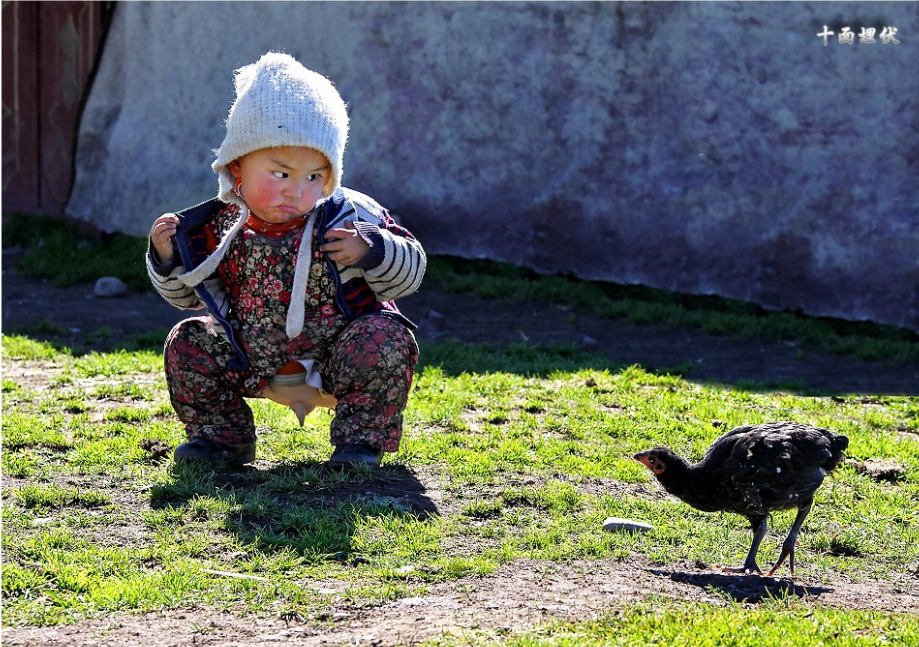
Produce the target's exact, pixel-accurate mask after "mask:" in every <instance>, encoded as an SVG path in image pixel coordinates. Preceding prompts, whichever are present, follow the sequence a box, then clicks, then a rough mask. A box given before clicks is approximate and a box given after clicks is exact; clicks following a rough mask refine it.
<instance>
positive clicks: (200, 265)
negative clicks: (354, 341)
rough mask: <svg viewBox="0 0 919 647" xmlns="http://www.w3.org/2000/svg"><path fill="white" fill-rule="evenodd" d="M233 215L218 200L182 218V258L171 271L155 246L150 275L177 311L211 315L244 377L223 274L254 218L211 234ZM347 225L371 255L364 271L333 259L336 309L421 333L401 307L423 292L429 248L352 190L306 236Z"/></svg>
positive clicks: (329, 204) (330, 204)
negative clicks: (217, 221)
mask: <svg viewBox="0 0 919 647" xmlns="http://www.w3.org/2000/svg"><path fill="white" fill-rule="evenodd" d="M228 207H229V206H228V205H227V204H225V203H223V202H221V201H220V200H218V199H216V198H214V199H211V200H208V201H207V202H202V203H201V204H198V205H195V206H193V207H190V208H188V209H184V210H182V211H179V212H177V213H176V215H177V216H178V217H179V226H178V229H177V231H176V235H175V238H174V239H173V240H174V245H175V248H176V252H177V253H176V254H174V255H173V260H172V262H171V263H163V262H162V261H161V260H160V259H159V257H158V254H157V253H156V250H155V249H154V248H153V245H152V243H151V244H150V245H149V246H148V250H147V274H148V275H149V277H150V281H151V282H152V284H153V287H154V288H156V290H157V292H159V294H160V295H161V296H162V297H163V298H164V299H165V300H166V301H167V302H169V303H170V304H172V305H174V306H175V307H177V308H181V309H198V308H201V307H205V308H207V310H208V311H209V313H210V315H211V317H213V319H214V320H215V321H216V322H217V323H218V324H220V326H221V328H222V329H223V331H224V332H225V333H226V336H227V339H228V341H229V342H230V344H231V345H232V346H233V348H234V349H235V350H236V353H237V356H238V357H237V361H236V362H235V365H232V366H231V368H234V369H237V370H244V369H246V368H248V365H249V362H248V359H247V358H246V356H245V353H244V352H243V350H242V346H241V345H240V344H239V342H238V341H237V339H236V335H235V333H234V331H233V327H232V326H231V324H230V322H229V320H228V318H227V315H228V312H229V307H230V304H229V300H228V299H227V293H226V289H225V286H224V285H223V283H222V281H221V280H220V276H219V273H218V271H217V269H218V266H219V265H220V261H221V260H222V259H223V257H224V255H225V253H226V251H227V249H228V248H229V245H230V242H231V241H232V240H233V238H234V237H235V236H236V234H237V233H238V232H239V231H240V230H241V229H242V226H243V224H244V223H245V221H246V218H247V216H248V211H247V210H245V209H240V210H239V211H240V215H239V218H238V220H237V221H236V224H235V225H233V227H232V228H230V230H229V231H228V232H227V233H226V234H225V235H224V236H223V237H222V239H220V240H217V239H216V238H215V236H214V234H213V229H212V228H211V227H210V226H209V225H210V224H211V223H212V222H213V220H214V218H215V216H217V215H218V214H220V213H221V212H223V211H224V210H226V209H228ZM229 208H235V205H234V206H233V207H229ZM345 220H350V221H351V222H353V223H354V227H355V229H356V230H357V232H358V234H359V235H360V236H361V237H362V238H363V239H364V240H365V241H366V242H367V243H368V244H369V245H370V251H369V252H368V253H367V255H366V256H365V257H364V258H363V259H362V260H361V262H360V263H359V264H358V265H356V266H350V267H344V266H342V265H339V264H338V263H335V262H333V261H331V260H329V259H328V258H327V259H326V262H327V263H328V264H329V271H330V274H331V275H332V277H333V278H334V279H335V282H336V285H337V291H336V297H335V305H336V307H337V308H338V309H339V310H340V311H341V313H342V314H343V315H344V316H345V318H346V319H347V320H348V321H353V320H354V319H356V318H357V317H360V316H363V315H366V314H381V315H385V316H390V317H393V318H395V319H397V320H399V321H401V322H402V323H403V324H404V325H405V326H407V327H408V328H409V329H410V330H414V329H415V325H414V324H413V323H412V322H411V321H409V320H408V318H406V317H405V316H404V315H402V314H401V313H400V312H399V309H398V307H397V306H396V304H395V303H393V301H394V300H395V299H397V298H399V297H403V296H407V295H409V294H411V293H413V292H415V291H416V290H417V289H418V287H419V286H420V285H421V280H422V278H423V277H424V271H425V268H426V266H427V257H426V256H425V253H424V249H423V248H422V246H421V243H419V242H418V240H417V239H416V238H415V237H414V236H413V235H412V234H411V232H409V231H408V230H407V229H405V228H404V227H401V226H400V225H398V224H397V223H396V222H395V220H393V218H392V217H391V216H390V215H389V213H388V212H387V210H386V209H384V208H383V207H381V206H380V205H379V204H378V203H377V202H376V201H374V200H373V199H372V198H370V197H368V196H366V195H364V194H362V193H359V192H357V191H354V190H353V189H348V188H345V187H342V188H340V189H338V190H337V191H336V192H335V193H333V194H332V195H331V196H330V197H329V198H328V199H326V200H325V201H323V202H321V203H320V204H319V205H317V206H316V208H315V209H314V210H313V211H312V213H311V215H310V216H309V221H308V223H307V225H306V231H312V230H313V227H314V225H315V223H316V222H317V221H318V225H319V234H320V235H321V236H325V233H326V232H328V231H329V230H331V229H334V228H336V227H342V226H344V221H345ZM311 238H312V237H311V236H304V237H303V242H302V244H301V246H300V250H299V251H298V255H297V268H296V272H295V275H294V285H293V290H292V294H291V306H290V311H289V312H288V315H287V335H288V337H290V338H293V337H296V336H297V335H298V334H300V332H301V330H302V327H303V317H304V312H303V310H304V308H305V294H306V281H307V277H308V276H309V260H310V253H311V244H312V240H311Z"/></svg>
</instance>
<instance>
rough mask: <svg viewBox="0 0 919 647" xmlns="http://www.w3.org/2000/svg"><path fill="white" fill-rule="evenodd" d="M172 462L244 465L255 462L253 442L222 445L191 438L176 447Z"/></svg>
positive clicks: (205, 439)
mask: <svg viewBox="0 0 919 647" xmlns="http://www.w3.org/2000/svg"><path fill="white" fill-rule="evenodd" d="M173 460H175V462H176V463H216V464H226V465H244V464H246V463H251V462H252V461H254V460H255V441H254V440H253V441H252V442H251V443H244V444H242V445H224V444H223V443H218V442H215V441H213V440H208V439H207V438H193V439H192V440H189V441H188V442H187V443H182V444H181V445H179V446H178V447H176V450H175V454H174V455H173Z"/></svg>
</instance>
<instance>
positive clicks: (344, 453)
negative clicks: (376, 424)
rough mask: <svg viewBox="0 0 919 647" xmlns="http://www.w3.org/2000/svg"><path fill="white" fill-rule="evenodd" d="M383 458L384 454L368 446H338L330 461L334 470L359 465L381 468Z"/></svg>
mask: <svg viewBox="0 0 919 647" xmlns="http://www.w3.org/2000/svg"><path fill="white" fill-rule="evenodd" d="M382 458H383V452H381V451H378V450H376V449H373V448H372V447H369V446H368V445H338V446H337V447H335V451H334V452H332V457H331V458H330V459H329V467H331V468H334V469H343V468H347V467H356V466H357V465H367V466H368V467H379V466H380V460H381V459H382Z"/></svg>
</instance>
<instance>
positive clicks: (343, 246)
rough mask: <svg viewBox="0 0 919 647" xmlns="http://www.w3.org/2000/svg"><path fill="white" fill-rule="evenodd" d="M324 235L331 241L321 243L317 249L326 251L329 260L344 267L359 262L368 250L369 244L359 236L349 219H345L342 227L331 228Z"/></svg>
mask: <svg viewBox="0 0 919 647" xmlns="http://www.w3.org/2000/svg"><path fill="white" fill-rule="evenodd" d="M325 237H326V238H328V239H331V240H332V242H331V243H326V244H325V245H322V246H321V247H320V248H319V250H320V251H322V252H326V253H327V254H328V255H329V258H330V259H331V260H333V261H335V262H336V263H340V264H341V265H344V266H345V267H349V266H351V265H354V264H355V263H359V262H360V260H361V259H362V258H364V256H366V255H367V252H369V251H370V245H368V244H367V241H365V240H364V239H363V238H361V237H360V235H359V234H358V233H357V230H355V228H354V223H352V222H351V221H350V220H345V226H344V228H339V229H333V230H331V231H329V232H328V233H326V235H325Z"/></svg>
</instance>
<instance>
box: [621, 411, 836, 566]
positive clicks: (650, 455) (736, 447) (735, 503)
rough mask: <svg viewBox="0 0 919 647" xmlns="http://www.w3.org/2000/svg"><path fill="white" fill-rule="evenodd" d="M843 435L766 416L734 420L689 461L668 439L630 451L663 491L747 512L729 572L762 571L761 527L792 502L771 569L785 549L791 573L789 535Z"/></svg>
mask: <svg viewBox="0 0 919 647" xmlns="http://www.w3.org/2000/svg"><path fill="white" fill-rule="evenodd" d="M848 446H849V439H848V438H846V437H845V436H840V435H838V434H835V433H833V432H831V431H829V430H827V429H821V428H819V427H809V426H807V425H802V424H798V423H795V422H772V423H766V424H760V425H748V426H743V427H737V428H736V429H732V430H731V431H729V432H727V433H725V434H724V435H722V436H721V437H719V438H718V439H717V440H715V442H713V443H712V445H711V447H709V448H708V451H707V452H706V453H705V456H704V457H703V458H702V460H701V461H699V462H698V463H696V464H694V465H690V464H689V463H688V462H687V461H686V460H685V459H684V458H683V457H681V456H679V455H678V454H676V453H675V452H673V451H672V450H670V449H668V448H666V447H656V448H654V449H649V450H647V451H644V452H641V453H639V454H635V456H634V458H635V460H637V461H639V462H640V463H643V464H644V465H646V466H647V467H648V469H650V470H651V471H652V472H653V473H654V476H655V477H657V480H658V481H659V482H660V484H661V485H662V486H663V487H664V489H665V490H667V492H669V493H670V494H672V495H674V496H675V497H677V498H679V499H681V500H683V501H685V502H686V503H688V504H689V505H691V506H692V507H694V508H697V509H699V510H703V511H705V512H716V511H719V510H726V511H729V512H736V513H738V514H742V515H743V516H745V517H746V518H747V519H749V520H750V526H751V527H752V529H753V544H752V545H751V546H750V552H749V553H748V554H747V559H746V560H745V561H744V564H743V566H741V567H740V568H727V569H725V570H727V571H731V572H734V573H746V572H751V573H762V571H761V570H760V568H759V566H758V565H757V564H756V553H757V551H758V550H759V545H760V542H762V540H763V537H764V536H765V534H766V519H767V517H768V516H769V512H770V511H772V510H787V509H789V508H797V509H798V515H797V516H796V517H795V521H794V523H793V524H792V526H791V530H790V531H789V533H788V537H787V538H786V539H785V543H783V544H782V552H781V554H780V555H779V559H778V561H776V563H775V564H774V565H773V567H772V568H771V569H770V570H769V573H767V576H769V575H772V574H773V573H775V571H776V570H777V569H778V568H779V566H781V565H782V562H784V561H785V558H786V557H787V558H788V560H789V562H788V564H789V567H790V568H791V574H792V576H794V574H795V542H796V540H797V537H798V531H799V530H801V524H803V523H804V519H805V517H807V514H808V513H809V512H810V509H811V505H812V504H813V502H814V492H816V491H817V488H818V487H820V484H821V483H823V477H824V476H825V475H826V473H827V472H829V471H831V470H833V469H835V468H836V467H837V466H838V465H839V463H840V462H842V459H843V452H844V451H845V449H846V447H848Z"/></svg>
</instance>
